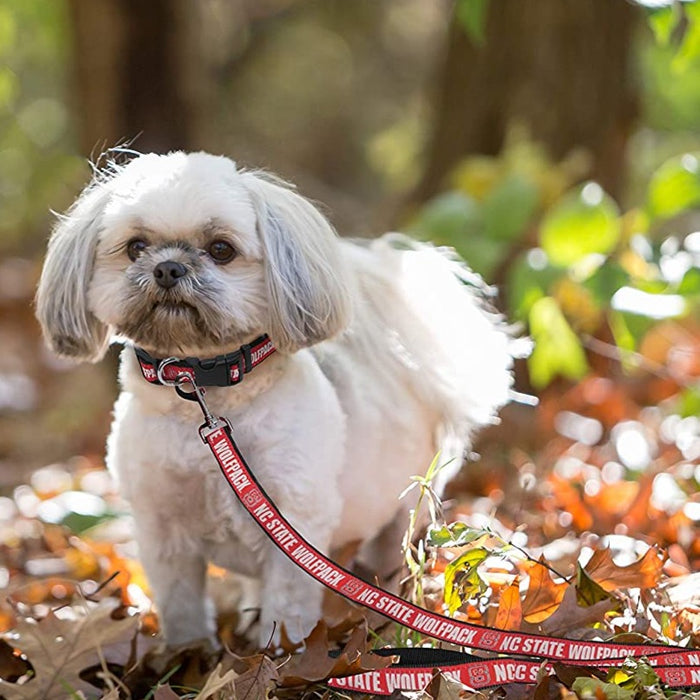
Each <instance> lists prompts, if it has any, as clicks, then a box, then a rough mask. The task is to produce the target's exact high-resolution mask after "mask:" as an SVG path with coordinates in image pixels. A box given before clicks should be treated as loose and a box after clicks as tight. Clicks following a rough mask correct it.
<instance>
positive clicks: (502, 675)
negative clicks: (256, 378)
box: [200, 419, 700, 694]
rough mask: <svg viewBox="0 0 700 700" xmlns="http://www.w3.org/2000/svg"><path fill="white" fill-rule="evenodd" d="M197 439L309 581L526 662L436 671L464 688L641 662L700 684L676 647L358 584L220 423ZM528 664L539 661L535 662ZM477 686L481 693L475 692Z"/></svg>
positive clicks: (673, 679)
mask: <svg viewBox="0 0 700 700" xmlns="http://www.w3.org/2000/svg"><path fill="white" fill-rule="evenodd" d="M200 436H201V437H202V440H203V441H204V442H205V443H206V444H207V445H208V446H209V448H210V449H211V452H212V454H213V455H214V458H215V459H216V461H217V463H218V464H219V467H220V468H221V471H222V472H223V474H224V476H225V477H226V480H227V481H228V483H229V484H230V486H231V488H232V489H233V491H234V493H235V494H236V495H237V496H238V498H239V499H240V501H241V503H242V504H243V507H244V508H245V509H246V510H247V511H248V513H250V515H251V516H252V517H253V518H254V519H255V521H256V522H257V523H258V525H260V527H261V528H262V529H263V531H264V532H265V534H266V535H267V536H268V537H269V538H270V539H271V540H272V541H273V542H275V544H276V545H277V546H278V547H279V549H280V550H281V551H282V552H283V553H284V554H286V555H287V557H289V559H291V560H292V561H293V562H294V563H295V564H296V565H297V566H299V567H300V568H302V569H304V571H306V573H308V574H309V575H310V576H312V577H313V578H314V579H316V580H317V581H319V582H320V583H322V584H323V585H325V586H327V587H328V588H330V589H332V590H334V591H335V592H336V593H339V594H340V595H342V596H344V597H345V598H347V599H348V600H350V601H352V602H353V603H357V604H359V605H362V606H364V607H366V608H369V609H371V610H374V611H376V612H379V613H381V614H382V615H384V616H385V617H387V618H389V619H390V620H393V621H394V622H398V623H399V624H401V625H403V626H405V627H408V628H409V629H412V630H414V631H416V632H418V633H420V634H423V635H426V636H429V637H432V638H434V639H438V640H441V641H444V642H449V643H451V644H456V645H459V646H464V647H468V648H471V649H479V650H481V651H488V652H495V653H498V654H505V655H511V656H513V655H514V656H523V657H529V660H517V659H491V660H483V661H478V662H474V661H469V662H467V663H464V664H459V665H446V666H442V665H441V666H440V670H441V671H444V672H446V673H450V674H459V678H460V679H462V678H464V682H465V683H466V684H467V685H472V686H473V687H487V686H489V685H494V684H496V685H498V684H500V683H504V682H523V683H532V682H534V680H533V678H534V677H533V674H534V675H535V676H536V675H537V672H536V671H534V670H533V669H539V668H540V667H541V666H542V664H543V663H544V662H545V661H547V662H554V661H561V662H564V663H568V664H576V665H587V666H594V667H596V668H602V669H604V668H607V667H609V666H610V665H611V662H622V661H624V660H625V659H626V658H628V657H633V658H640V657H646V658H647V659H648V661H649V663H650V664H652V665H653V666H654V667H655V670H656V671H657V673H659V675H660V676H661V677H662V678H663V679H664V680H665V681H666V682H667V683H669V684H670V685H674V686H678V687H686V686H693V685H697V684H700V650H698V651H689V650H687V649H684V648H682V647H669V646H665V645H660V644H634V643H627V644H622V643H616V642H600V641H578V640H571V639H561V638H557V637H547V636H544V635H537V634H526V633H524V632H505V631H503V630H498V629H494V628H490V627H484V626H481V625H474V624H470V623H468V622H462V621H460V620H454V619H451V618H449V617H446V616H444V615H440V614H438V613H434V612H431V611H429V610H425V609H423V608H419V607H417V606H415V605H413V604H411V603H409V602H407V601H405V600H403V599H401V598H399V597H398V596H396V595H394V594H392V593H389V592H387V591H384V590H382V589H381V588H378V587H377V586H374V585H372V584H370V583H367V582H365V581H362V580H361V579H359V578H357V577H356V576H355V575H354V574H352V573H351V572H349V571H348V570H346V569H344V568H343V567H341V566H339V565H338V564H336V563H335V562H333V561H332V560H330V559H328V557H326V556H325V555H324V554H322V553H321V552H320V551H319V550H317V549H316V548H315V547H314V546H313V545H311V544H310V543H309V542H307V541H306V540H305V539H304V538H303V537H302V536H301V535H300V534H299V533H298V532H297V531H296V530H295V529H294V528H293V527H292V526H291V525H290V524H289V523H288V522H287V520H285V518H284V517H283V516H282V515H281V514H280V512H279V511H278V510H277V508H276V506H275V505H274V503H273V502H272V501H271V499H270V497H269V496H268V495H267V494H266V493H265V491H264V489H263V488H262V486H261V485H260V484H259V483H258V482H257V481H256V479H255V477H254V476H253V475H252V473H251V471H250V469H249V467H248V465H247V464H246V462H245V460H244V458H243V456H242V455H241V454H240V452H239V451H238V448H237V447H236V444H235V442H234V440H233V437H232V435H231V432H230V428H229V426H228V424H227V423H226V421H224V420H223V419H220V420H219V421H217V426H216V427H209V425H207V424H205V425H204V426H202V427H201V428H200ZM533 658H536V659H539V660H538V661H533V660H532V659H533ZM432 673H433V668H428V667H419V668H415V667H414V668H410V669H409V668H405V667H400V668H396V667H390V668H388V669H384V671H371V672H369V673H367V674H359V675H358V676H357V677H354V676H353V677H347V678H344V679H334V680H333V681H332V685H335V686H337V687H339V688H340V687H342V688H347V689H352V686H351V684H352V683H353V682H361V680H360V677H362V676H365V677H366V678H367V679H368V680H367V682H370V681H371V682H372V683H375V682H376V683H377V684H381V683H384V684H385V685H386V687H387V688H388V687H389V684H390V683H391V682H393V681H392V680H391V679H393V680H396V679H397V678H404V680H406V681H407V682H408V680H410V679H413V681H415V682H418V679H419V678H420V679H422V680H424V679H425V677H426V676H425V674H431V675H432ZM421 674H423V675H422V676H421ZM409 677H410V678H409ZM353 679H355V680H353ZM479 679H482V680H479ZM508 679H512V680H508ZM396 682H398V680H397V681H396ZM479 683H482V685H480V686H479V685H478V684H479ZM343 684H344V685H343ZM396 687H398V686H396ZM421 687H422V686H421ZM394 689H396V688H394ZM408 689H411V688H408ZM371 692H374V693H376V694H379V693H380V692H382V691H380V690H374V689H373V690H372V691H371ZM387 692H391V691H387Z"/></svg>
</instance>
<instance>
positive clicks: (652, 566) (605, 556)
mask: <svg viewBox="0 0 700 700" xmlns="http://www.w3.org/2000/svg"><path fill="white" fill-rule="evenodd" d="M662 568H663V559H662V558H661V557H660V556H659V551H658V549H656V547H651V548H650V549H649V550H648V551H647V553H646V554H645V555H644V556H643V557H642V558H641V559H638V560H637V561H636V562H633V563H632V564H630V565H629V566H618V565H617V564H615V562H614V561H613V555H612V551H611V550H609V549H598V550H596V551H595V552H593V556H592V557H591V558H590V560H589V561H588V563H587V564H586V566H585V567H584V570H585V572H586V573H587V574H588V575H589V576H590V577H591V578H592V579H593V580H594V581H595V582H596V583H597V584H598V585H599V586H600V587H601V588H604V589H605V590H606V591H614V590H617V589H618V588H653V587H654V586H656V585H657V584H658V583H659V577H660V575H661V570H662Z"/></svg>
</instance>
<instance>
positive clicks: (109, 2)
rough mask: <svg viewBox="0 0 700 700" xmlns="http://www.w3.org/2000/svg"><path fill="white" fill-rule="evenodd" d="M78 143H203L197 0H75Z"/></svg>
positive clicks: (203, 72) (98, 146)
mask: <svg viewBox="0 0 700 700" xmlns="http://www.w3.org/2000/svg"><path fill="white" fill-rule="evenodd" d="M70 11H71V18H72V25H73V31H74V38H73V47H74V61H73V65H74V82H75V88H76V90H75V92H76V96H77V103H78V104H77V105H76V112H77V114H78V118H79V124H80V126H79V128H80V145H81V149H82V151H83V153H85V154H86V155H91V156H93V157H94V156H96V155H97V154H98V153H99V152H100V151H102V150H104V149H105V148H109V147H111V146H115V145H117V144H125V143H133V145H134V148H136V149H138V150H141V151H156V152H167V151H169V150H173V149H179V148H183V149H191V148H201V147H203V144H202V143H201V141H202V140H205V139H204V138H203V136H204V129H203V125H202V122H203V117H204V115H205V114H206V113H207V110H206V107H207V89H208V85H209V82H210V81H209V80H208V76H207V69H206V65H205V62H204V60H203V59H202V55H203V52H201V51H199V48H200V47H198V46H197V44H196V42H197V39H196V37H199V36H201V32H199V31H198V19H199V16H200V13H199V11H198V6H197V2H196V0H146V1H144V0H71V1H70Z"/></svg>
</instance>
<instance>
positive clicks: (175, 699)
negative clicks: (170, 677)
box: [153, 683, 180, 700]
mask: <svg viewBox="0 0 700 700" xmlns="http://www.w3.org/2000/svg"><path fill="white" fill-rule="evenodd" d="M153 700H180V696H179V695H178V694H177V693H176V692H175V691H174V690H173V689H172V688H171V687H170V684H169V683H166V684H165V685H159V686H158V687H157V688H156V692H155V693H153Z"/></svg>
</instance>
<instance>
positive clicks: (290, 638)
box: [257, 610, 319, 652]
mask: <svg viewBox="0 0 700 700" xmlns="http://www.w3.org/2000/svg"><path fill="white" fill-rule="evenodd" d="M318 620H319V616H318V615H313V614H309V612H308V611H306V612H305V613H299V614H296V615H294V614H290V612H289V611H288V610H287V611H285V612H284V613H283V614H281V615H279V616H278V617H276V616H275V615H274V613H273V612H272V611H269V612H268V613H267V614H266V612H265V610H263V611H262V614H261V616H260V623H259V625H258V629H257V635H258V644H259V646H260V648H261V649H269V650H271V651H274V650H280V651H282V652H298V651H302V650H303V648H304V640H305V639H306V638H307V637H308V636H309V635H310V634H311V631H312V630H313V628H314V627H315V626H316V624H317V623H318Z"/></svg>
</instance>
